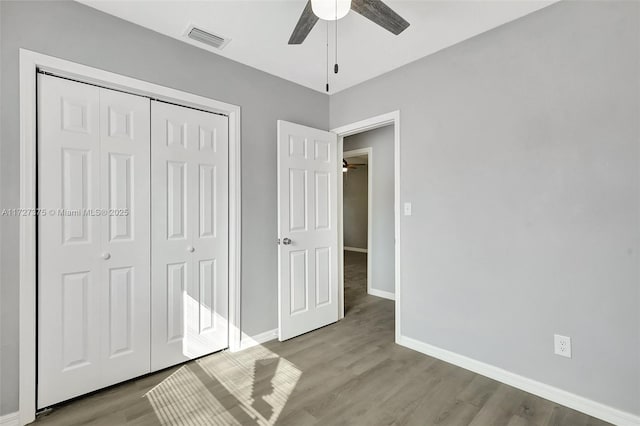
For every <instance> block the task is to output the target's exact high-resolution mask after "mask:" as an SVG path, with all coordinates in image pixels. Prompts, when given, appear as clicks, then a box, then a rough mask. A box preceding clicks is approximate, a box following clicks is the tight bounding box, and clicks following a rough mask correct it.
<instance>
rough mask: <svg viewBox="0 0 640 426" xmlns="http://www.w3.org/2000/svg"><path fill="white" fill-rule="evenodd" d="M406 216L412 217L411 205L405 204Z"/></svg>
mask: <svg viewBox="0 0 640 426" xmlns="http://www.w3.org/2000/svg"><path fill="white" fill-rule="evenodd" d="M404 215H405V216H411V203H404Z"/></svg>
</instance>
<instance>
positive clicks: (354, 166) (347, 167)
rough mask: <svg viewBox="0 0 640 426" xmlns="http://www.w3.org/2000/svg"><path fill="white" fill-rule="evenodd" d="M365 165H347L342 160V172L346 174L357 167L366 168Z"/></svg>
mask: <svg viewBox="0 0 640 426" xmlns="http://www.w3.org/2000/svg"><path fill="white" fill-rule="evenodd" d="M366 165H367V164H366V163H348V162H347V160H345V159H343V160H342V171H343V172H345V173H346V172H347V171H349V170H350V169H357V168H358V167H359V166H366Z"/></svg>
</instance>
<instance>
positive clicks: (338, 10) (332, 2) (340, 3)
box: [311, 0, 351, 21]
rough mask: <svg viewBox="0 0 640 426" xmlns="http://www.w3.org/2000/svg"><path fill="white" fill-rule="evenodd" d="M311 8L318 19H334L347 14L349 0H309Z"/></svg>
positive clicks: (349, 4)
mask: <svg viewBox="0 0 640 426" xmlns="http://www.w3.org/2000/svg"><path fill="white" fill-rule="evenodd" d="M311 10H313V13H314V14H315V15H316V16H317V17H318V18H320V19H324V20H325V21H336V20H338V19H342V18H344V17H345V16H347V13H349V10H351V0H311Z"/></svg>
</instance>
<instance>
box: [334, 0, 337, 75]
mask: <svg viewBox="0 0 640 426" xmlns="http://www.w3.org/2000/svg"><path fill="white" fill-rule="evenodd" d="M333 73H334V74H338V0H336V63H335V65H334V66H333Z"/></svg>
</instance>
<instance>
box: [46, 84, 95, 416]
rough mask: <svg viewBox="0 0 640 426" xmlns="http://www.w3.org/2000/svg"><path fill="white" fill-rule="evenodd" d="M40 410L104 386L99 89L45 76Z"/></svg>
mask: <svg viewBox="0 0 640 426" xmlns="http://www.w3.org/2000/svg"><path fill="white" fill-rule="evenodd" d="M38 82H39V90H38V207H39V208H41V209H44V211H46V216H45V215H41V216H39V217H38V375H39V378H38V396H37V399H38V407H46V406H49V405H51V404H54V403H57V402H60V401H62V400H65V399H68V398H72V397H74V396H78V395H82V394H84V393H87V392H90V391H92V390H94V389H96V388H99V387H100V384H101V383H102V377H101V376H102V365H101V359H102V341H101V336H100V333H99V330H100V322H101V320H102V318H101V304H102V300H101V294H100V293H101V288H100V286H101V282H100V280H101V277H100V270H101V266H102V265H101V263H102V260H101V259H100V218H99V217H95V216H90V215H86V214H85V209H95V208H98V207H99V206H100V195H99V194H100V122H99V121H100V93H99V89H98V88H96V87H93V86H89V85H83V84H78V83H75V82H72V81H68V80H63V79H59V78H54V77H48V76H44V75H38Z"/></svg>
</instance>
